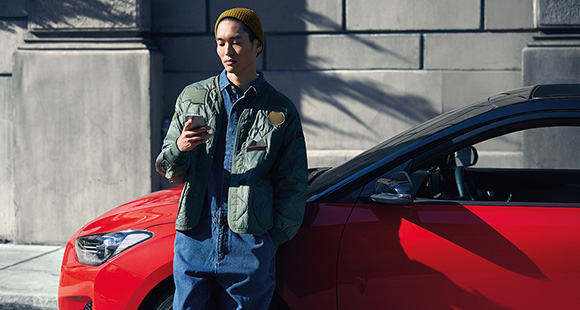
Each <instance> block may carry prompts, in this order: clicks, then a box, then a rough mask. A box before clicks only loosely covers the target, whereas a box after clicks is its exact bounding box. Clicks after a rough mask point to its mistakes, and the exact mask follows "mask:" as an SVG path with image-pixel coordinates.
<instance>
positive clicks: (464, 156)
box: [455, 146, 479, 167]
mask: <svg viewBox="0 0 580 310" xmlns="http://www.w3.org/2000/svg"><path fill="white" fill-rule="evenodd" d="M478 158H479V156H478V154H477V150H476V149H475V148H474V147H473V146H468V147H466V148H463V149H461V150H459V151H457V152H455V165H456V166H457V167H469V166H473V165H475V164H476V163H477V160H478Z"/></svg>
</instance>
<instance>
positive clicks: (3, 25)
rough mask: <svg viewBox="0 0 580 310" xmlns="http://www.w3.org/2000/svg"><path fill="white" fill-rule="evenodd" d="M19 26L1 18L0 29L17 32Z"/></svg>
mask: <svg viewBox="0 0 580 310" xmlns="http://www.w3.org/2000/svg"><path fill="white" fill-rule="evenodd" d="M18 29H19V27H17V26H16V25H15V24H14V23H13V22H9V21H5V20H0V31H2V32H8V33H12V34H14V33H16V32H17V30H18Z"/></svg>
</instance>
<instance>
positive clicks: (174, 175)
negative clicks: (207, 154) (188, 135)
mask: <svg viewBox="0 0 580 310" xmlns="http://www.w3.org/2000/svg"><path fill="white" fill-rule="evenodd" d="M181 99H182V95H180V96H179V97H178V98H177V102H176V104H175V113H174V114H173V118H172V120H171V125H170V126H169V130H168V132H167V135H166V136H165V139H164V140H163V146H162V149H161V153H160V154H159V155H158V156H157V160H156V161H155V167H156V169H157V172H159V173H160V174H161V175H163V176H165V177H166V178H167V179H168V180H169V181H171V182H172V183H177V184H183V183H185V182H186V181H187V176H188V170H189V165H190V162H189V156H190V154H189V153H188V152H181V151H180V150H179V148H178V147H177V139H178V138H179V136H180V135H181V132H182V131H183V123H182V120H183V119H184V118H183V106H182V100H181Z"/></svg>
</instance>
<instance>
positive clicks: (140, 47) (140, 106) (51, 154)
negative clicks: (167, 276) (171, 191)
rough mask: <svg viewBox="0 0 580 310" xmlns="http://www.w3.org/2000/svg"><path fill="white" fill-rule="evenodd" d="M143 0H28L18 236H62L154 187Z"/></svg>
mask: <svg viewBox="0 0 580 310" xmlns="http://www.w3.org/2000/svg"><path fill="white" fill-rule="evenodd" d="M148 7H149V0H123V1H115V0H34V1H30V3H29V13H30V16H29V29H30V33H29V35H28V37H27V39H26V40H25V43H24V44H23V45H22V46H20V47H19V49H18V51H17V52H16V55H15V60H14V96H15V102H16V104H15V109H14V110H15V111H14V120H15V121H14V123H15V125H14V132H15V145H16V147H15V151H14V157H13V158H12V160H13V164H14V175H15V192H14V201H15V204H16V207H17V209H18V210H17V218H16V222H17V227H16V230H17V233H16V238H15V239H16V241H20V242H35V243H61V242H64V241H66V240H67V239H68V238H70V237H71V235H72V234H73V233H74V232H75V231H76V230H78V229H79V228H80V227H82V225H84V224H85V223H86V222H88V221H89V220H91V219H93V218H95V217H96V216H98V215H100V214H102V213H104V212H105V211H108V210H110V209H112V208H113V207H115V206H117V205H119V204H121V203H124V202H127V201H129V200H132V199H134V198H136V197H138V196H141V195H143V194H147V193H149V192H150V191H151V190H152V189H153V188H157V182H158V181H157V180H159V179H158V178H157V175H156V173H155V171H154V169H153V164H152V160H153V158H154V156H155V155H156V154H157V152H158V150H159V147H160V141H161V137H160V133H161V113H160V111H159V110H160V108H161V90H162V85H161V81H162V78H161V76H162V64H161V55H160V53H159V52H158V51H157V50H156V48H155V47H154V46H153V45H151V44H150V43H149V42H148V41H147V40H146V39H144V37H143V35H144V34H146V33H147V32H148V31H149V14H148Z"/></svg>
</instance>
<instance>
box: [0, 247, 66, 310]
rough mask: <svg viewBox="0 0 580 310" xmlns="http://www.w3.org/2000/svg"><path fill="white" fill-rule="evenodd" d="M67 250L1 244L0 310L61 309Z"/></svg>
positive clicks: (62, 248)
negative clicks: (62, 269)
mask: <svg viewBox="0 0 580 310" xmlns="http://www.w3.org/2000/svg"><path fill="white" fill-rule="evenodd" d="M63 255H64V246H44V245H18V244H0V310H25V309H26V310H54V309H58V304H57V294H58V280H59V275H60V265H61V263H62V257H63Z"/></svg>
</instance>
